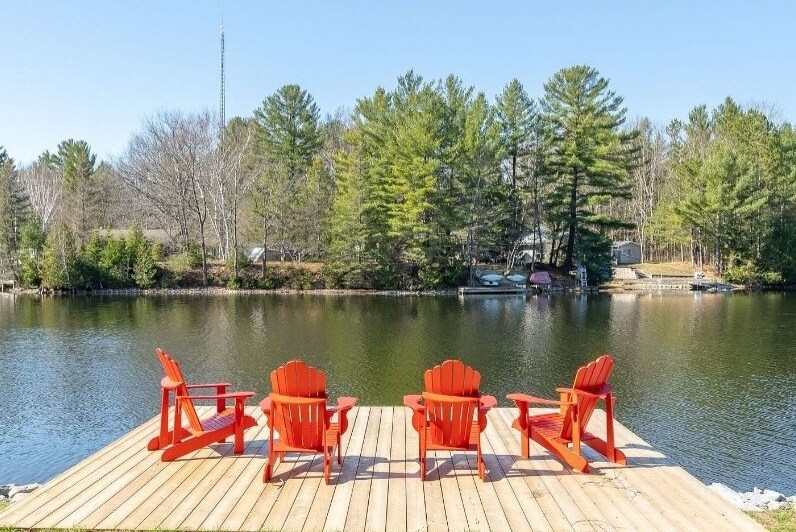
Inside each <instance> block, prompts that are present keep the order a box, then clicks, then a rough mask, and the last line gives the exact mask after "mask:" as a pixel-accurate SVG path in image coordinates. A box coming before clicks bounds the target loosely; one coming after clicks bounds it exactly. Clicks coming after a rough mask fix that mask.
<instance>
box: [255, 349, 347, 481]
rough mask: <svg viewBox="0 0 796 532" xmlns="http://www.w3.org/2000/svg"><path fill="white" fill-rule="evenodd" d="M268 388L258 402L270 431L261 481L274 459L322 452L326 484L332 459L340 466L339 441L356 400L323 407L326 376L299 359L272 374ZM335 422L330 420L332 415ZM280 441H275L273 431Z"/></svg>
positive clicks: (345, 399) (344, 400) (266, 476)
mask: <svg viewBox="0 0 796 532" xmlns="http://www.w3.org/2000/svg"><path fill="white" fill-rule="evenodd" d="M271 389H272V390H273V391H272V392H271V393H270V394H269V395H268V397H266V398H265V399H263V400H262V401H261V402H260V408H262V409H263V412H264V413H265V415H266V416H267V421H268V427H269V429H270V439H269V445H268V461H267V462H266V464H265V472H264V473H263V482H268V481H269V480H270V479H271V475H272V473H273V470H274V465H275V463H276V460H277V458H284V455H285V453H292V452H295V453H323V478H324V480H325V481H326V483H327V484H329V476H330V473H331V469H332V456H334V451H335V449H337V463H338V464H341V463H342V461H343V460H342V456H341V451H340V438H341V436H342V435H343V434H345V431H346V429H347V428H348V417H347V416H348V411H349V410H351V408H352V407H353V406H354V405H355V404H356V402H357V399H356V397H340V398H339V399H337V406H327V404H326V400H327V399H326V375H325V374H324V373H323V372H322V371H320V370H318V369H316V368H314V367H312V366H309V365H307V364H306V363H304V362H303V361H301V360H291V361H290V362H288V363H287V364H285V365H284V366H280V367H279V368H277V369H275V370H274V371H272V372H271ZM335 413H336V414H337V421H332V417H333V416H334V414H335ZM275 431H276V432H278V433H279V438H278V439H274V432H275Z"/></svg>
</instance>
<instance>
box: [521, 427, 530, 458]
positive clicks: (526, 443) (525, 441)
mask: <svg viewBox="0 0 796 532" xmlns="http://www.w3.org/2000/svg"><path fill="white" fill-rule="evenodd" d="M526 430H530V427H528V429H526ZM520 434H521V435H520V455H521V456H522V457H523V458H528V457H530V455H531V445H530V443H531V442H530V440H531V439H530V438H529V437H528V433H527V432H526V431H524V430H523V431H520Z"/></svg>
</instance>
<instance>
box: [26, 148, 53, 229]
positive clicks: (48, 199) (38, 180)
mask: <svg viewBox="0 0 796 532" xmlns="http://www.w3.org/2000/svg"><path fill="white" fill-rule="evenodd" d="M19 180H20V182H21V183H22V187H23V189H24V190H25V195H26V196H27V197H28V199H29V201H30V206H31V208H32V209H33V212H34V213H35V214H36V216H38V217H39V219H40V220H41V222H42V225H43V226H44V227H49V226H50V224H51V223H52V222H53V221H54V220H55V219H56V217H57V216H58V212H59V210H60V207H61V201H60V200H61V194H62V193H63V181H62V178H61V173H60V172H59V171H58V169H57V168H55V167H54V166H53V165H51V164H48V163H47V162H45V161H38V162H35V163H33V164H31V165H29V166H26V167H25V168H23V169H22V170H20V172H19Z"/></svg>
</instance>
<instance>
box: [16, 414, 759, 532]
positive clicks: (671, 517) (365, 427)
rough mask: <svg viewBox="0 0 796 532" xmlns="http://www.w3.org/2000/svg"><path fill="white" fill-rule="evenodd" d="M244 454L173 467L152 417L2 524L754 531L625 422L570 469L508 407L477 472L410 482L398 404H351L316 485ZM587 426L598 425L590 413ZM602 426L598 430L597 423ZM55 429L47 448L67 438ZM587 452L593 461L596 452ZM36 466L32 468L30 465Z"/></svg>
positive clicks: (437, 468)
mask: <svg viewBox="0 0 796 532" xmlns="http://www.w3.org/2000/svg"><path fill="white" fill-rule="evenodd" d="M248 409H249V413H250V414H252V415H255V416H256V417H257V419H258V423H259V425H258V426H257V427H256V428H252V429H249V430H248V431H247V432H246V436H247V443H246V449H245V452H244V454H243V455H237V456H236V455H233V454H232V444H231V443H226V444H217V445H214V446H212V447H210V448H205V449H202V450H199V451H197V452H195V453H193V454H191V455H188V456H187V457H185V458H184V459H181V460H177V461H175V462H171V463H162V462H160V460H159V459H160V453H159V452H149V451H147V450H146V443H147V440H148V439H149V438H150V437H151V436H152V435H153V434H155V433H156V432H157V429H158V419H157V418H153V419H152V420H150V421H149V422H147V423H145V424H144V425H141V426H139V427H137V428H135V429H133V430H132V431H130V432H129V433H128V434H126V435H124V436H123V437H122V438H120V439H118V440H117V441H115V442H113V443H111V444H110V445H108V446H107V447H105V448H104V449H101V450H100V451H98V452H97V453H95V454H94V455H92V456H90V457H88V458H86V459H85V460H83V461H82V462H80V463H78V464H77V465H75V466H74V467H72V468H70V469H69V470H67V471H65V472H64V473H62V474H60V475H58V476H57V477H55V478H54V479H52V480H50V481H49V482H47V483H46V484H45V485H44V486H42V487H41V488H39V489H38V490H37V491H35V492H33V493H32V494H31V495H30V496H29V497H28V498H27V499H24V500H22V501H20V502H17V503H14V504H13V505H11V506H10V507H9V508H8V509H7V510H5V511H4V512H2V513H0V526H7V527H16V528H23V529H29V528H78V529H124V530H152V529H165V530H177V529H180V530H262V529H266V530H280V529H281V530H440V531H444V530H462V531H463V530H493V531H503V530H512V531H520V530H600V531H602V530H711V531H712V530H722V531H727V530H762V527H760V525H758V524H756V523H755V522H754V521H753V520H752V519H751V518H750V517H748V516H746V515H745V514H744V513H743V512H741V511H739V510H737V509H736V508H734V507H733V506H731V505H730V504H729V503H728V502H726V501H724V500H723V499H721V498H720V497H719V496H718V495H715V494H714V493H712V492H711V491H709V490H708V489H707V488H706V487H705V486H704V485H703V484H702V483H700V482H699V481H698V480H697V479H696V478H694V477H693V476H691V475H690V474H688V473H687V472H686V471H685V470H683V469H682V468H680V467H678V466H677V465H675V464H674V463H673V462H672V461H671V460H669V459H668V458H666V457H665V456H664V455H662V454H661V453H660V452H658V451H656V450H655V449H653V448H652V447H651V446H650V445H649V444H647V443H645V442H644V441H643V440H641V439H640V438H639V437H638V436H636V435H635V434H633V433H632V432H631V431H630V430H628V429H627V428H625V427H623V426H622V425H619V424H618V425H617V426H616V440H617V444H618V445H619V446H620V447H621V448H622V449H623V450H624V452H625V453H626V455H627V457H628V461H629V465H628V466H627V467H623V466H618V465H614V464H609V463H607V462H604V461H596V462H594V464H593V465H594V468H593V472H592V474H580V473H572V472H571V471H569V470H567V469H565V468H564V467H563V466H562V465H561V464H560V463H559V462H558V461H556V460H555V459H553V458H552V457H551V456H550V455H549V454H548V453H547V452H546V451H543V450H542V449H541V448H540V447H539V446H537V445H536V444H535V443H532V445H531V458H530V460H524V459H521V458H520V457H519V436H518V432H517V431H515V430H513V429H512V428H511V422H512V419H513V416H514V415H515V411H514V410H513V409H509V408H498V409H494V410H492V411H491V412H490V413H489V423H488V426H487V429H486V431H485V433H484V447H485V450H484V452H485V461H486V467H487V472H488V480H487V482H481V481H480V480H479V479H478V475H477V472H476V470H475V457H474V456H473V453H464V452H457V451H454V452H436V453H430V454H431V455H435V456H436V461H435V462H434V466H433V468H430V469H429V479H430V480H428V481H427V482H421V481H420V479H419V478H418V473H419V465H418V463H417V452H418V449H417V447H418V441H417V434H416V432H415V431H414V430H413V429H412V427H411V417H410V413H409V410H408V409H406V408H403V407H361V408H355V409H354V410H353V411H352V413H351V414H352V415H351V416H350V419H351V421H352V424H351V427H350V429H349V431H348V432H347V433H346V435H345V437H344V439H343V451H344V455H345V459H344V462H343V465H342V468H339V467H338V466H337V465H336V464H335V466H334V468H333V472H332V484H331V485H328V486H327V485H325V484H324V483H323V463H322V460H321V458H320V457H319V456H310V455H293V456H290V455H289V456H288V459H287V461H286V462H285V463H282V464H281V465H279V467H278V468H277V469H276V471H275V479H274V481H273V482H271V483H269V484H263V482H262V473H263V466H264V463H265V454H266V448H267V447H266V446H267V445H268V441H267V438H268V429H267V427H265V423H264V419H263V417H262V414H261V413H259V411H258V410H257V409H256V408H255V407H248ZM590 430H592V431H594V432H597V433H601V432H602V431H604V414H603V413H602V412H597V413H595V415H594V416H593V418H592V423H591V425H590ZM603 433H604V432H603ZM65 444H66V443H65V442H60V441H59V440H58V438H57V433H54V437H53V452H54V453H57V452H58V449H59V445H65ZM590 457H593V458H595V459H596V458H597V456H596V455H591V454H590ZM34 467H35V466H34Z"/></svg>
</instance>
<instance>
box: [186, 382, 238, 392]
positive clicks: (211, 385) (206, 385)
mask: <svg viewBox="0 0 796 532" xmlns="http://www.w3.org/2000/svg"><path fill="white" fill-rule="evenodd" d="M230 386H232V385H231V384H230V383H228V382H209V383H201V384H186V385H185V387H186V388H188V389H189V390H191V389H193V388H218V387H222V388H228V387H230Z"/></svg>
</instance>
